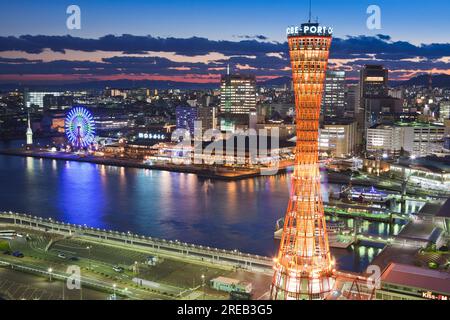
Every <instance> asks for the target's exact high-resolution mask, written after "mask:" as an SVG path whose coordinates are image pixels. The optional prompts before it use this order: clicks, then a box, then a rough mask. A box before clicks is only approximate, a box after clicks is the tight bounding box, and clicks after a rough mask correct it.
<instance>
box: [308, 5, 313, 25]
mask: <svg viewBox="0 0 450 320" xmlns="http://www.w3.org/2000/svg"><path fill="white" fill-rule="evenodd" d="M311 2H312V0H309V19H308V22H309V23H311V6H312V4H311Z"/></svg>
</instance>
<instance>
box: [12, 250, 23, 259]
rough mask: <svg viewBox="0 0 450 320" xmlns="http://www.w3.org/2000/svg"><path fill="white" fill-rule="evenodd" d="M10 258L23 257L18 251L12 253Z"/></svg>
mask: <svg viewBox="0 0 450 320" xmlns="http://www.w3.org/2000/svg"><path fill="white" fill-rule="evenodd" d="M12 256H13V257H16V258H23V257H24V255H23V253H22V252H20V251H14V252H13V253H12Z"/></svg>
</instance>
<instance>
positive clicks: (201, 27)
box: [0, 0, 450, 44]
mask: <svg viewBox="0 0 450 320" xmlns="http://www.w3.org/2000/svg"><path fill="white" fill-rule="evenodd" d="M312 2H313V16H319V18H320V21H322V22H323V23H325V24H330V25H333V26H334V27H335V30H336V36H338V37H343V36H345V35H374V34H376V33H382V34H389V35H390V36H391V37H392V38H393V39H394V40H404V41H409V42H412V43H414V44H419V43H430V42H448V40H449V36H448V32H447V31H446V30H448V27H450V22H449V19H448V14H449V12H450V1H448V0H433V1H424V0H377V1H372V0H370V1H368V0H339V1H337V0H322V1H318V0H315V1H314V0H313V1H312ZM0 3H1V10H0V32H1V35H3V36H5V35H22V34H33V35H35V34H46V35H63V34H67V33H69V34H72V35H74V36H81V37H99V36H102V35H105V34H116V35H120V34H123V33H129V34H134V35H148V34H150V35H152V36H162V37H167V36H174V37H183V38H185V37H191V36H199V37H206V38H209V39H216V40H218V39H221V40H222V39H228V40H233V39H236V37H235V36H236V35H255V34H258V35H259V34H262V35H265V36H267V37H268V38H269V39H270V40H276V41H282V40H284V36H285V34H284V30H285V27H286V26H287V25H290V24H295V23H298V22H300V21H302V20H305V19H306V17H307V15H308V0H303V1H302V0H297V1H293V0H276V1H274V0H246V1H242V0H227V1H216V0H122V1H119V0H75V1H74V0H70V1H66V0H14V1H11V0H1V1H0ZM70 4H77V5H79V6H80V8H81V10H82V29H81V30H80V31H70V32H69V31H68V30H67V29H66V28H65V20H66V17H67V15H66V13H65V11H66V8H67V6H68V5H70ZM370 4H377V5H379V6H380V8H381V10H382V30H377V31H370V30H368V29H367V28H366V19H367V14H366V9H367V7H368V6H369V5H370Z"/></svg>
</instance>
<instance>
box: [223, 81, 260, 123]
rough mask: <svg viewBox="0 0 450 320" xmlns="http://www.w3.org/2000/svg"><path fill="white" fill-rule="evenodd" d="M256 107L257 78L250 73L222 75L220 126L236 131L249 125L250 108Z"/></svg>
mask: <svg viewBox="0 0 450 320" xmlns="http://www.w3.org/2000/svg"><path fill="white" fill-rule="evenodd" d="M253 109H256V79H255V76H249V75H236V74H235V75H232V74H226V75H224V76H222V80H221V86H220V127H221V130H223V131H234V130H235V129H236V127H237V126H241V125H247V126H248V121H249V113H250V110H253Z"/></svg>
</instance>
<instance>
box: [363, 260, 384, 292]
mask: <svg viewBox="0 0 450 320" xmlns="http://www.w3.org/2000/svg"><path fill="white" fill-rule="evenodd" d="M366 272H367V273H368V274H370V276H369V277H368V278H367V287H368V288H369V289H370V290H374V289H377V290H378V289H381V269H380V267H379V266H377V265H370V266H368V267H367V270H366Z"/></svg>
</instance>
